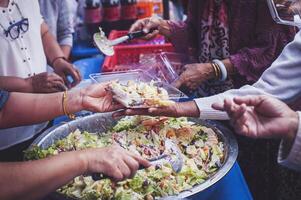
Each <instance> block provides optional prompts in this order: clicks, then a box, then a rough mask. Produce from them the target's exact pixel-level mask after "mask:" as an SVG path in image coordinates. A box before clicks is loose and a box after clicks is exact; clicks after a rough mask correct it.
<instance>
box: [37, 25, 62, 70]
mask: <svg viewBox="0 0 301 200" xmlns="http://www.w3.org/2000/svg"><path fill="white" fill-rule="evenodd" d="M41 35H42V42H43V47H44V51H45V54H46V57H47V60H48V63H49V64H50V65H51V67H53V66H52V65H53V64H54V63H53V61H54V60H55V59H56V58H58V57H65V54H64V53H63V51H62V49H61V47H60V46H59V44H58V43H57V41H56V40H55V38H54V37H53V35H52V34H51V33H50V31H49V29H48V26H47V25H46V24H45V23H43V24H42V25H41Z"/></svg>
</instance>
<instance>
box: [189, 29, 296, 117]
mask: <svg viewBox="0 0 301 200" xmlns="http://www.w3.org/2000/svg"><path fill="white" fill-rule="evenodd" d="M245 95H271V96H274V97H275V98H278V99H280V100H282V101H284V102H286V103H291V102H293V101H294V100H296V99H298V98H299V97H300V95H301V31H299V32H298V33H297V35H296V36H295V39H294V41H292V42H291V43H289V44H288V45H287V46H286V47H285V48H284V50H283V51H282V53H281V54H280V56H279V57H278V58H277V59H276V61H275V62H274V63H273V64H272V65H271V67H270V68H268V69H267V70H266V71H265V72H264V73H263V74H262V76H261V77H260V79H259V80H258V81H257V82H256V83H255V84H254V85H252V86H250V85H246V86H244V87H242V88H240V89H233V90H229V91H226V92H224V93H221V94H218V95H214V96H211V97H205V98H199V99H195V102H196V104H197V106H198V108H199V110H200V117H201V118H203V119H215V120H226V119H228V116H227V114H226V113H224V112H220V111H216V110H214V109H212V108H211V105H212V104H213V103H223V101H224V99H225V98H230V99H231V98H233V97H235V96H245Z"/></svg>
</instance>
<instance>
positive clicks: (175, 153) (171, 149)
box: [92, 139, 184, 181]
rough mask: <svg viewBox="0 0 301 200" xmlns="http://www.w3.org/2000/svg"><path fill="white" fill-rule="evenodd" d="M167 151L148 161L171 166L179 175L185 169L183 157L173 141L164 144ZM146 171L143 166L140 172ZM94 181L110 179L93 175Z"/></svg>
mask: <svg viewBox="0 0 301 200" xmlns="http://www.w3.org/2000/svg"><path fill="white" fill-rule="evenodd" d="M164 145H165V150H164V152H163V153H162V154H161V155H160V156H158V157H155V158H151V159H148V161H150V163H151V164H152V165H154V166H162V165H164V164H170V166H171V168H172V170H173V171H174V172H175V173H179V172H180V171H181V169H182V167H183V162H184V161H183V157H182V155H181V151H180V149H179V148H178V146H177V144H175V143H174V142H173V141H172V140H171V139H166V140H165V142H164ZM141 169H144V167H143V166H140V167H139V170H141ZM92 178H93V180H95V181H96V180H101V179H105V178H110V177H107V176H105V175H102V174H96V173H94V174H92Z"/></svg>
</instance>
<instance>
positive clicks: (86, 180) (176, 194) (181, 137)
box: [27, 113, 238, 200]
mask: <svg viewBox="0 0 301 200" xmlns="http://www.w3.org/2000/svg"><path fill="white" fill-rule="evenodd" d="M164 138H166V139H167V138H169V139H172V140H173V141H174V142H176V143H177V145H178V147H179V149H181V151H182V156H183V159H184V165H183V168H182V170H181V171H180V172H179V173H175V172H173V170H172V169H171V167H170V166H168V165H166V166H165V165H164V166H158V167H157V166H156V167H151V168H149V169H143V170H139V171H138V172H137V174H136V176H135V177H134V178H132V179H129V180H126V181H123V182H120V183H117V184H114V183H112V182H111V181H110V180H109V179H105V180H100V181H96V182H95V181H94V180H93V179H92V178H91V177H84V176H80V177H77V178H75V179H74V180H72V181H71V182H70V183H69V184H67V185H66V186H64V187H62V188H60V189H59V190H58V191H57V193H54V194H53V196H54V197H55V199H57V200H67V199H91V200H94V199H95V200H97V199H145V198H148V199H166V198H169V199H171V198H172V199H178V198H186V197H193V195H195V194H197V193H199V192H202V191H204V190H206V189H208V188H210V187H211V186H212V185H214V184H215V183H216V182H218V181H219V180H220V179H221V178H223V177H224V176H225V175H226V174H227V173H228V172H229V170H230V169H231V168H232V166H233V164H234V163H235V160H236V157H237V153H238V147H237V143H236V140H235V138H234V136H233V135H232V133H231V132H230V131H229V130H228V129H226V128H225V127H223V126H221V125H220V124H218V123H215V122H211V121H203V120H200V119H193V118H177V119H176V118H166V117H165V118H164V117H156V118H154V117H146V116H141V117H137V116H136V117H126V118H123V119H121V120H119V121H116V120H114V119H113V118H112V113H106V114H94V115H90V116H87V117H84V118H79V119H77V120H74V121H71V122H68V123H67V124H64V125H61V126H58V127H53V128H52V129H49V130H47V131H45V132H44V133H43V134H42V135H41V136H39V137H38V138H37V139H36V140H35V141H34V142H33V144H32V145H31V147H30V151H29V152H28V153H29V154H27V156H31V158H32V159H33V158H36V157H35V156H38V157H39V158H41V157H46V156H50V155H55V154H57V153H60V152H62V151H70V150H78V149H83V148H94V147H101V146H105V145H110V142H112V141H113V142H114V141H116V140H118V144H120V143H121V144H122V146H124V147H126V148H127V149H128V150H129V151H132V152H133V153H135V152H136V153H139V154H141V156H143V157H145V158H152V157H153V156H158V155H160V154H161V152H162V151H164V149H162V148H164V144H163V143H164ZM36 148H38V149H36ZM196 161H198V162H196ZM88 197H89V198H88Z"/></svg>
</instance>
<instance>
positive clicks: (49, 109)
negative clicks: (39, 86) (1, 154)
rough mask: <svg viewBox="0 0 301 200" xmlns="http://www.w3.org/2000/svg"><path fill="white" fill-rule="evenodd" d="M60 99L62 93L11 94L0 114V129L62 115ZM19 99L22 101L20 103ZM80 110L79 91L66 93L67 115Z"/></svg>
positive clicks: (43, 120)
mask: <svg viewBox="0 0 301 200" xmlns="http://www.w3.org/2000/svg"><path fill="white" fill-rule="evenodd" d="M62 98H63V93H53V94H23V93H11V95H10V97H9V99H8V101H7V103H6V104H5V106H4V108H3V109H2V110H1V113H0V128H9V127H15V126H21V125H29V124H35V123H40V122H45V121H48V120H51V119H53V118H55V117H57V116H60V115H64V111H63V105H62ZM21 99H22V101H20V100H21ZM11 108H14V109H11ZM82 109H83V106H82V94H81V92H80V91H79V90H74V91H70V92H68V93H67V101H66V110H67V111H68V113H69V114H71V113H75V112H78V111H80V110H82ZM29 116H30V117H29Z"/></svg>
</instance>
